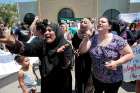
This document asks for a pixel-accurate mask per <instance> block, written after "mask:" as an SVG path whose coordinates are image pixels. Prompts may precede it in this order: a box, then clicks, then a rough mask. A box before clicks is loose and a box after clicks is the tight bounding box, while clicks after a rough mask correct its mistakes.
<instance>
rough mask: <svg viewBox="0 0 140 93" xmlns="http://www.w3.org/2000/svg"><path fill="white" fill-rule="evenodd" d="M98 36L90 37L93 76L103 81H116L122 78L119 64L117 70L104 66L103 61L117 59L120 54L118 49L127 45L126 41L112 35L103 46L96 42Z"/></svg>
mask: <svg viewBox="0 0 140 93" xmlns="http://www.w3.org/2000/svg"><path fill="white" fill-rule="evenodd" d="M98 36H99V35H98V34H97V35H95V36H94V37H92V38H91V42H92V45H91V48H90V50H89V52H90V56H91V58H92V64H93V68H92V69H93V75H94V77H95V78H96V79H98V80H100V81H101V82H104V83H116V82H119V81H121V80H123V74H122V66H121V65H120V66H118V67H117V70H110V69H108V68H106V67H105V63H106V62H109V61H111V60H118V59H119V58H120V56H121V54H120V50H121V49H123V48H124V47H125V46H126V45H127V42H126V41H125V40H124V39H123V38H121V37H120V36H117V35H113V38H112V41H111V43H110V44H108V45H107V46H105V47H103V46H99V45H98V44H97V43H98V40H97V39H98Z"/></svg>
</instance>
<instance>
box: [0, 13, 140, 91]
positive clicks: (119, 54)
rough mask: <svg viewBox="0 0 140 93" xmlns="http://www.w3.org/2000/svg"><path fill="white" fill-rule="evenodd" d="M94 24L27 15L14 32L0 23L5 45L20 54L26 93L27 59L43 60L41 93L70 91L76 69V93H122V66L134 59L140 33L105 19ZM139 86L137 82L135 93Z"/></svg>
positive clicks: (133, 28)
mask: <svg viewBox="0 0 140 93" xmlns="http://www.w3.org/2000/svg"><path fill="white" fill-rule="evenodd" d="M95 21H96V20H94V19H91V18H83V19H81V20H80V21H77V22H75V21H72V22H70V23H67V22H64V21H63V22H61V23H59V24H56V23H52V22H50V21H49V20H48V19H43V20H41V19H40V18H39V17H38V16H35V15H34V14H32V13H27V14H26V15H25V17H24V20H23V23H21V24H18V25H16V26H15V27H13V28H12V30H11V32H9V30H8V31H7V27H6V26H5V25H4V23H2V22H0V42H1V44H5V46H6V49H7V50H8V51H9V52H11V53H15V54H18V57H16V61H17V62H18V63H19V64H20V65H22V68H21V70H20V71H19V84H20V86H21V88H22V90H23V93H30V92H29V90H31V89H30V88H28V87H27V85H26V81H24V80H26V79H24V78H25V77H23V75H24V74H26V73H27V72H28V71H30V64H29V61H28V59H27V57H39V59H40V65H39V71H40V75H41V93H72V92H73V91H72V74H71V70H72V69H73V67H74V68H75V81H76V84H75V92H76V93H103V92H104V93H118V89H119V87H120V86H121V84H122V82H123V70H122V64H124V63H127V62H129V61H130V60H131V59H133V58H134V54H133V51H132V49H131V46H134V45H136V44H139V37H140V34H139V33H140V32H139V31H137V29H136V24H135V23H133V24H131V25H129V24H128V23H126V22H123V21H120V20H117V21H114V20H109V19H108V18H107V17H105V16H102V17H100V18H99V19H98V21H97V22H95ZM22 79H23V80H22ZM23 82H25V83H23ZM30 82H31V81H30ZM24 84H25V85H24ZM139 85H140V83H139V80H138V81H137V86H136V87H137V88H136V91H137V93H140V90H139V89H140V86H139ZM32 86H34V85H32ZM32 86H30V87H32ZM25 87H27V89H26V88H25ZM28 89H29V90H28ZM93 91H94V92H93ZM32 93H35V91H34V92H32Z"/></svg>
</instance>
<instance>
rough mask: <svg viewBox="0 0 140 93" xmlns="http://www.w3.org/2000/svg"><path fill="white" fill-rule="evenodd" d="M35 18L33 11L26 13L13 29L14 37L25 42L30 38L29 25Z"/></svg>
mask: <svg viewBox="0 0 140 93" xmlns="http://www.w3.org/2000/svg"><path fill="white" fill-rule="evenodd" d="M34 19H35V15H34V14H33V13H26V14H25V16H24V18H23V22H22V23H21V24H20V25H19V26H18V27H15V29H13V34H14V35H15V37H16V39H18V40H20V41H24V42H27V41H28V40H29V39H30V36H31V32H30V26H31V24H32V22H33V21H34Z"/></svg>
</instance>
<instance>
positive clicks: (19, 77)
mask: <svg viewBox="0 0 140 93" xmlns="http://www.w3.org/2000/svg"><path fill="white" fill-rule="evenodd" d="M18 82H19V85H20V87H21V89H22V91H23V93H29V91H28V89H27V87H26V86H25V84H24V73H23V71H19V73H18Z"/></svg>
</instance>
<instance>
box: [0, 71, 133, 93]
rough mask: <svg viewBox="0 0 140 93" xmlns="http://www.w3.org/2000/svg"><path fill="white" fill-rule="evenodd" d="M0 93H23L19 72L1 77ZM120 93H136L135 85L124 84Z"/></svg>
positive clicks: (38, 89) (38, 92)
mask: <svg viewBox="0 0 140 93" xmlns="http://www.w3.org/2000/svg"><path fill="white" fill-rule="evenodd" d="M36 72H37V76H39V79H40V75H39V71H38V70H36ZM72 73H73V72H72ZM73 77H74V74H73ZM74 84H75V80H74V79H73V89H74ZM0 93H22V91H21V89H20V88H19V84H18V81H17V72H16V73H13V74H10V75H4V76H0ZM37 93H40V85H37ZM118 93H136V92H135V83H134V82H131V83H123V84H122V87H121V88H120V89H119V92H118Z"/></svg>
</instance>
